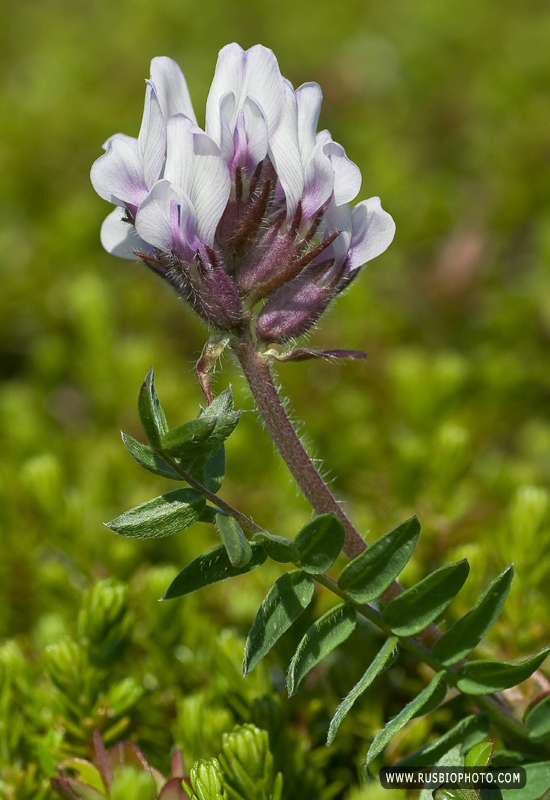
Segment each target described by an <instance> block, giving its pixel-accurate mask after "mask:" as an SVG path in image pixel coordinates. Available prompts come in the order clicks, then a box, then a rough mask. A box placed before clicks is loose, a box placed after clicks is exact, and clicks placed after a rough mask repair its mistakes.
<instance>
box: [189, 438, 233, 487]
mask: <svg viewBox="0 0 550 800" xmlns="http://www.w3.org/2000/svg"><path fill="white" fill-rule="evenodd" d="M190 468H191V470H192V472H191V474H192V475H193V477H194V478H195V480H197V481H198V482H199V483H202V485H203V486H205V487H206V488H207V489H209V490H210V491H211V492H214V494H217V493H218V492H219V491H220V489H221V486H222V483H223V479H224V478H225V447H224V446H223V444H222V446H221V447H220V448H219V449H218V450H216V452H215V453H214V455H212V456H210V458H209V459H208V461H207V462H206V464H203V465H202V466H201V467H196V468H195V467H193V465H192V464H191V467H190Z"/></svg>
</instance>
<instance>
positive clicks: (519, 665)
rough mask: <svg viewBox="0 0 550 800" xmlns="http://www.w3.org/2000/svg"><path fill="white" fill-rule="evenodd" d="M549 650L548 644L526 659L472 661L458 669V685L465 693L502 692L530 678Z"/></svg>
mask: <svg viewBox="0 0 550 800" xmlns="http://www.w3.org/2000/svg"><path fill="white" fill-rule="evenodd" d="M549 652H550V645H547V646H546V647H543V648H542V650H539V652H538V653H535V655H534V656H531V657H530V658H526V659H525V661H519V662H514V661H485V660H484V661H470V662H469V663H467V664H464V666H462V667H460V668H459V669H458V671H457V674H458V681H457V684H456V685H457V687H458V688H459V689H460V691H461V692H464V693H465V694H491V693H492V692H501V691H502V690H503V689H509V688H510V687H511V686H516V684H518V683H521V682H522V681H524V680H526V679H527V678H529V676H530V675H532V674H533V672H535V670H536V669H538V668H539V667H540V665H541V664H542V662H543V661H544V660H545V658H546V656H547V655H548V653H549Z"/></svg>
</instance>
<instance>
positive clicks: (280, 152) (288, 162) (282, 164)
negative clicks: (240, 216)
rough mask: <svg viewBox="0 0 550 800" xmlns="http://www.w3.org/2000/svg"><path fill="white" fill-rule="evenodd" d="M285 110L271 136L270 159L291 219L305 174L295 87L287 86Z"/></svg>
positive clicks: (286, 84)
mask: <svg viewBox="0 0 550 800" xmlns="http://www.w3.org/2000/svg"><path fill="white" fill-rule="evenodd" d="M284 91H285V107H284V114H283V118H282V120H281V124H280V125H279V126H278V128H277V130H276V132H275V134H274V135H273V136H271V134H270V137H269V138H270V157H271V160H272V161H273V165H274V167H275V171H276V172H277V176H278V178H279V181H280V184H281V187H282V189H283V192H284V194H285V198H286V205H287V218H288V217H292V215H293V214H294V212H295V210H296V207H297V205H298V201H299V200H300V199H301V197H302V193H303V191H304V172H303V167H302V160H301V158H300V148H299V145H298V110H297V103H296V95H295V94H294V90H293V88H292V85H291V84H290V83H289V82H288V81H285V82H284Z"/></svg>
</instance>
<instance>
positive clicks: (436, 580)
mask: <svg viewBox="0 0 550 800" xmlns="http://www.w3.org/2000/svg"><path fill="white" fill-rule="evenodd" d="M469 571H470V565H469V564H468V562H467V561H466V559H463V560H462V561H457V562H456V563H455V564H447V565H446V566H444V567H441V568H440V569H437V570H436V571H435V572H432V573H431V575H428V577H427V578H424V580H422V581H420V582H419V583H416V584H415V585H414V586H411V588H410V589H407V590H406V591H405V592H403V594H400V595H399V596H398V597H396V598H395V599H394V600H392V601H391V603H388V605H387V606H386V608H385V609H384V611H383V612H382V620H383V622H385V623H386V625H388V626H389V627H390V629H391V631H392V633H396V634H397V635H398V636H412V635H413V634H415V633H418V631H421V630H423V629H424V628H425V627H426V626H427V625H429V624H430V622H433V621H434V619H436V618H437V617H438V616H439V615H440V614H441V612H442V611H443V610H444V609H445V608H446V607H447V606H448V605H449V603H450V602H451V600H452V599H453V597H454V596H455V595H456V594H458V592H459V591H460V589H461V588H462V586H463V585H464V582H465V580H466V578H467V577H468V573H469Z"/></svg>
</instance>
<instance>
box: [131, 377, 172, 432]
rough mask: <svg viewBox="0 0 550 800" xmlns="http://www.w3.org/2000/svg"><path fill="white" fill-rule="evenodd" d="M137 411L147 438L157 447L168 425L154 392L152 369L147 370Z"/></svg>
mask: <svg viewBox="0 0 550 800" xmlns="http://www.w3.org/2000/svg"><path fill="white" fill-rule="evenodd" d="M138 411H139V417H140V419H141V424H142V425H143V430H144V431H145V433H146V435H147V438H148V439H149V441H150V442H151V444H152V445H153V447H157V446H158V445H159V444H160V442H161V440H162V437H163V436H165V435H166V434H167V433H168V423H167V422H166V416H165V414H164V411H163V409H162V406H161V404H160V401H159V399H158V396H157V393H156V390H155V383H154V372H153V370H152V369H150V370H149V372H148V373H147V376H146V378H145V380H144V381H143V383H142V385H141V389H140V392H139V397H138Z"/></svg>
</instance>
